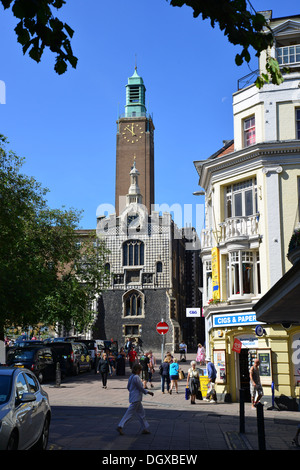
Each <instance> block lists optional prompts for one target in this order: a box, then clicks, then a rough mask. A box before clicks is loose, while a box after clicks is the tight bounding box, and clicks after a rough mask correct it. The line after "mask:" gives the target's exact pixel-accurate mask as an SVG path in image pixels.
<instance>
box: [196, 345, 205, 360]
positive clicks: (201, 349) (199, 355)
mask: <svg viewBox="0 0 300 470" xmlns="http://www.w3.org/2000/svg"><path fill="white" fill-rule="evenodd" d="M196 362H199V363H200V366H203V365H204V364H205V348H204V346H202V344H201V343H199V344H198V349H197V356H196Z"/></svg>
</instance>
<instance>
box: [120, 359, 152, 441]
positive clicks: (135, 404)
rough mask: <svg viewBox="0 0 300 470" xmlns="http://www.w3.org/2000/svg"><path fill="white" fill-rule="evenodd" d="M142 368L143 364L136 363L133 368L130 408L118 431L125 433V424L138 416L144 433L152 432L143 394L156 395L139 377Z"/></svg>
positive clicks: (129, 386)
mask: <svg viewBox="0 0 300 470" xmlns="http://www.w3.org/2000/svg"><path fill="white" fill-rule="evenodd" d="M141 370H142V366H141V365H140V364H135V365H134V366H133V368H132V374H131V376H130V377H129V379H128V384H127V389H128V391H129V403H130V405H129V408H128V410H127V411H126V413H125V414H124V416H123V418H122V419H121V421H120V422H119V425H118V427H117V431H118V432H119V433H120V434H121V435H123V434H124V432H123V428H124V426H125V424H126V423H127V422H128V421H129V420H130V419H131V418H133V416H136V417H137V419H138V420H139V422H140V424H141V426H142V429H143V430H142V434H150V431H149V424H148V421H147V420H146V414H145V410H144V408H143V405H142V399H143V395H146V394H149V395H151V396H153V395H154V393H153V392H150V391H149V390H147V389H145V388H144V387H143V383H142V381H141V379H140V377H139V375H140V373H141Z"/></svg>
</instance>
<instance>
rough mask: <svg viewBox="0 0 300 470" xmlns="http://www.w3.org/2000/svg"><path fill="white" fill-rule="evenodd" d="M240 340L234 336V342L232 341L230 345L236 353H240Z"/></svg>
mask: <svg viewBox="0 0 300 470" xmlns="http://www.w3.org/2000/svg"><path fill="white" fill-rule="evenodd" d="M242 344H243V343H242V342H241V341H240V340H239V339H237V338H235V340H234V342H233V346H232V351H235V352H237V353H240V352H241V349H242Z"/></svg>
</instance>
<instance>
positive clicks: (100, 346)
mask: <svg viewBox="0 0 300 470" xmlns="http://www.w3.org/2000/svg"><path fill="white" fill-rule="evenodd" d="M94 341H95V342H96V345H97V350H98V354H101V352H102V351H104V350H109V351H111V352H112V353H113V354H115V355H117V354H118V342H117V341H110V340H107V339H95V340H94Z"/></svg>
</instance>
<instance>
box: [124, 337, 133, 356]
mask: <svg viewBox="0 0 300 470" xmlns="http://www.w3.org/2000/svg"><path fill="white" fill-rule="evenodd" d="M132 347H133V344H132V341H131V338H127V340H126V343H125V352H126V354H128V353H129V351H130V350H131V349H132Z"/></svg>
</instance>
